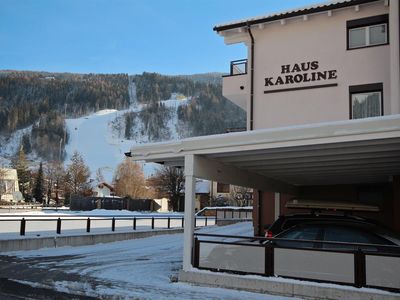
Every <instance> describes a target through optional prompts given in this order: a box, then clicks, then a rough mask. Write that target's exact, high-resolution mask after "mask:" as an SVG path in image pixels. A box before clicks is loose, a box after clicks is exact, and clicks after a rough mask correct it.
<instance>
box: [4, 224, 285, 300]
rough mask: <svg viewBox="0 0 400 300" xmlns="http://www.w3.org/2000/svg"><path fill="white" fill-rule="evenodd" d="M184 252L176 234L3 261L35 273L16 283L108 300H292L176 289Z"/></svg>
mask: <svg viewBox="0 0 400 300" xmlns="http://www.w3.org/2000/svg"><path fill="white" fill-rule="evenodd" d="M251 226H252V224H251V223H249V222H247V223H239V224H235V225H230V226H225V227H209V228H202V229H201V231H205V232H208V233H219V234H236V235H251V232H252V227H251ZM182 251H183V235H182V234H175V235H165V236H157V237H150V238H144V239H137V240H129V241H123V242H115V243H109V244H99V245H95V246H84V247H63V248H51V249H40V250H34V251H21V252H13V253H7V254H6V255H7V257H4V256H3V257H1V256H0V260H2V261H3V260H12V265H13V266H14V267H17V266H18V265H19V266H21V265H25V266H28V267H29V270H30V271H29V272H25V273H24V272H17V273H15V274H14V275H13V276H14V278H13V279H15V280H21V281H24V282H25V283H29V284H31V285H35V286H42V287H51V288H53V289H57V290H58V291H64V292H70V293H75V294H81V295H88V296H94V297H101V298H103V299H104V298H106V299H107V298H112V299H132V298H134V299H201V300H203V299H287V298H284V297H278V296H269V295H261V294H257V293H249V292H243V291H235V290H227V289H219V288H208V287H199V286H193V285H189V284H184V283H176V282H174V281H175V280H176V278H177V274H178V272H179V270H180V269H181V268H182ZM1 265H2V266H0V277H1V276H4V274H3V273H4V272H5V271H7V272H8V273H9V272H10V269H7V270H4V264H3V263H1ZM21 274H24V275H21ZM40 274H42V276H41V275H40ZM52 274H54V276H53V275H52Z"/></svg>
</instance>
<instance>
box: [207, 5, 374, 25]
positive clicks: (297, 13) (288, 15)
mask: <svg viewBox="0 0 400 300" xmlns="http://www.w3.org/2000/svg"><path fill="white" fill-rule="evenodd" d="M377 1H380V0H353V1H350V2H342V3H336V4H327V5H326V6H319V7H313V8H309V9H302V10H297V11H293V12H288V13H284V14H276V15H272V16H269V17H265V18H260V19H256V20H246V21H242V22H238V23H234V24H228V25H222V26H214V28H213V30H214V31H216V32H221V31H225V30H231V29H235V28H240V27H245V26H249V25H250V26H251V25H257V24H261V23H267V22H273V21H278V20H281V19H287V18H293V17H298V16H302V15H306V14H311V13H319V12H324V11H328V10H332V9H339V8H344V7H349V6H354V5H360V4H365V3H370V2H377Z"/></svg>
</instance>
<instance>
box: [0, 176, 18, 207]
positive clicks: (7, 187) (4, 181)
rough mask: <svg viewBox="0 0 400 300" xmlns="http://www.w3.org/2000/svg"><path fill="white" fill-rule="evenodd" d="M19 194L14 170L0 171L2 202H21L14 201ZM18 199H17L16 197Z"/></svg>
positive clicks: (0, 195)
mask: <svg viewBox="0 0 400 300" xmlns="http://www.w3.org/2000/svg"><path fill="white" fill-rule="evenodd" d="M17 194H19V185H18V175H17V170H15V169H0V197H1V200H2V201H7V202H13V201H14V202H16V201H20V200H23V199H22V196H19V198H20V199H15V196H16V195H17ZM17 198H18V197H17Z"/></svg>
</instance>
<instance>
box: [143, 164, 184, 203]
mask: <svg viewBox="0 0 400 300" xmlns="http://www.w3.org/2000/svg"><path fill="white" fill-rule="evenodd" d="M148 182H149V184H150V185H151V186H152V187H153V188H154V190H155V191H156V193H157V194H158V196H159V197H168V199H169V206H170V207H171V208H172V210H173V211H179V210H182V209H181V207H179V199H180V197H181V193H182V190H183V186H184V182H185V176H184V173H183V169H181V168H175V167H166V166H163V167H161V168H160V169H159V170H158V171H157V172H156V174H155V175H154V176H153V177H151V178H150V179H149V180H148Z"/></svg>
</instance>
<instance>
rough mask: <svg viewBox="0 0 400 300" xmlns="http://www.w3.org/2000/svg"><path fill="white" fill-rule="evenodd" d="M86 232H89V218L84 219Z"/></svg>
mask: <svg viewBox="0 0 400 300" xmlns="http://www.w3.org/2000/svg"><path fill="white" fill-rule="evenodd" d="M86 232H90V218H87V221H86Z"/></svg>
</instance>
